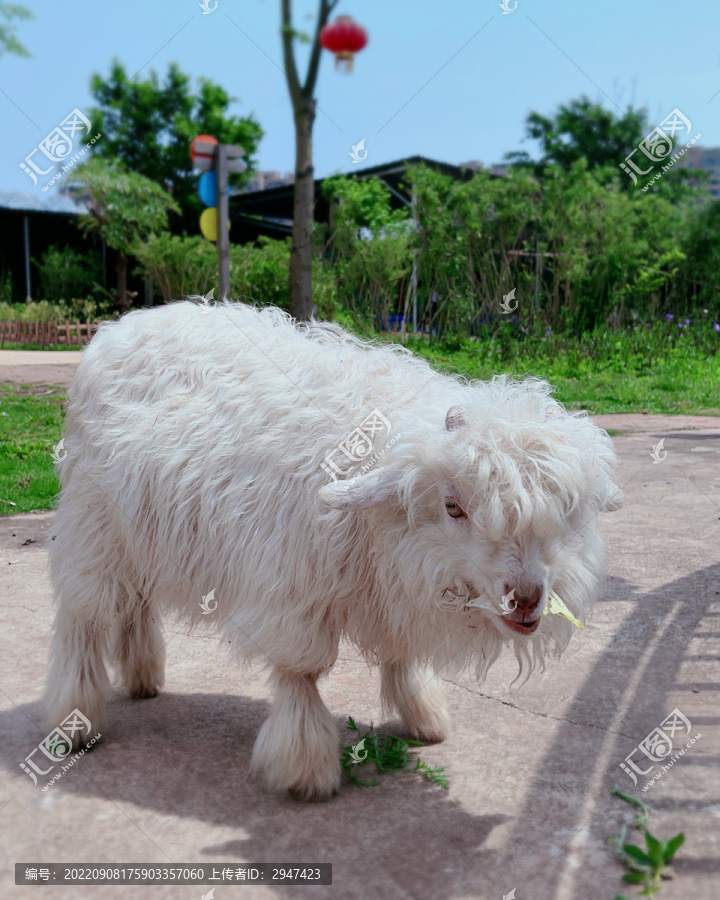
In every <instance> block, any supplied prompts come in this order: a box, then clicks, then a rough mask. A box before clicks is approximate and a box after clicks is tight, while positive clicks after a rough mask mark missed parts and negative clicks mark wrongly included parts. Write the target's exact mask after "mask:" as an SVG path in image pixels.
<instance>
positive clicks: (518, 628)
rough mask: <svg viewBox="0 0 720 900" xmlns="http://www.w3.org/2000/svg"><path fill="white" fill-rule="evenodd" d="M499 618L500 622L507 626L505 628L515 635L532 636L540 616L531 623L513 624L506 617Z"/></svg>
mask: <svg viewBox="0 0 720 900" xmlns="http://www.w3.org/2000/svg"><path fill="white" fill-rule="evenodd" d="M499 618H500V621H501V622H503V623H504V624H505V625H507V627H508V628H509V629H510V630H511V631H514V632H515V633H516V634H532V633H533V632H535V631H537V630H538V627H539V626H540V616H538V617H537V619H533V620H532V621H531V622H528V621H526V622H515V621H513V619H508V618H507V617H506V616H500V617H499Z"/></svg>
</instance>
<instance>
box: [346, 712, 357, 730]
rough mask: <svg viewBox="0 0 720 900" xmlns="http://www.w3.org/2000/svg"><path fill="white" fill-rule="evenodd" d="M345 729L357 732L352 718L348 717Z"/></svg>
mask: <svg viewBox="0 0 720 900" xmlns="http://www.w3.org/2000/svg"><path fill="white" fill-rule="evenodd" d="M345 727H346V728H349V729H350V730H351V731H357V730H358V727H357V725H356V724H355V720H354V719H353V717H352V716H348V720H347V724H346V725H345Z"/></svg>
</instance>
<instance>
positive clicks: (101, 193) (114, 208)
mask: <svg viewBox="0 0 720 900" xmlns="http://www.w3.org/2000/svg"><path fill="white" fill-rule="evenodd" d="M75 178H76V179H77V181H78V183H79V184H80V185H82V186H83V187H84V189H85V191H86V192H87V196H88V199H87V203H88V207H89V213H87V214H86V215H83V216H81V217H80V227H81V228H83V229H84V230H86V231H89V232H94V233H96V234H99V235H100V237H102V238H103V239H104V240H105V243H106V244H107V245H108V247H111V248H112V249H113V250H115V251H116V269H115V274H116V285H117V287H116V291H117V305H118V309H119V310H120V312H121V313H122V312H127V310H129V309H130V306H131V303H130V301H129V299H128V295H127V264H128V257H129V256H130V255H131V254H132V252H133V248H134V247H135V245H136V244H137V243H138V242H139V241H141V240H143V239H144V238H147V237H148V236H149V235H151V234H153V233H156V232H159V231H162V230H163V229H166V228H167V225H168V219H167V217H168V213H169V212H170V211H174V212H178V206H177V204H176V203H175V201H174V200H173V198H172V197H171V196H170V195H169V194H168V193H167V192H166V191H164V190H163V189H162V188H161V187H160V185H159V184H156V183H155V182H154V181H151V180H150V179H149V178H145V176H143V175H139V174H138V173H137V172H126V171H125V170H124V169H123V168H122V167H121V166H120V165H119V164H118V163H117V162H110V163H108V162H105V161H104V160H102V159H91V160H90V161H89V162H87V163H86V164H85V165H84V166H82V167H81V168H79V169H77V170H76V174H75Z"/></svg>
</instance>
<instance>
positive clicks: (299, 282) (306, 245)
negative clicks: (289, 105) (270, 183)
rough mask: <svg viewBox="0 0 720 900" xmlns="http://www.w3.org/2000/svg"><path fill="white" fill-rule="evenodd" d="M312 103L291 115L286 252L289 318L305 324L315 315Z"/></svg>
mask: <svg viewBox="0 0 720 900" xmlns="http://www.w3.org/2000/svg"><path fill="white" fill-rule="evenodd" d="M313 106H314V104H313V101H312V100H310V101H308V105H307V106H306V108H305V109H302V110H299V111H296V112H295V200H294V204H293V232H292V248H291V251H290V302H291V311H292V315H293V316H294V317H295V318H296V319H298V320H303V321H304V320H307V319H309V318H310V317H311V316H312V315H313V313H314V312H315V307H314V306H313V302H312V254H313V243H312V238H313V221H314V213H315V190H314V182H313V177H314V170H313V163H312V127H313V119H314V109H313Z"/></svg>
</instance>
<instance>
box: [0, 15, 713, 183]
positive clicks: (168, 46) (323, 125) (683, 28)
mask: <svg viewBox="0 0 720 900" xmlns="http://www.w3.org/2000/svg"><path fill="white" fill-rule="evenodd" d="M25 5H26V6H28V7H29V8H30V9H31V10H32V11H33V13H34V15H35V20H34V21H30V22H23V23H20V26H19V32H18V36H19V37H20V39H21V40H22V42H23V43H24V44H25V46H26V47H27V48H28V50H29V51H30V52H31V54H32V56H31V57H30V58H29V59H24V58H20V57H13V56H8V55H4V56H2V57H0V91H1V93H0V109H1V110H2V121H3V126H4V127H3V140H2V141H0V190H19V191H33V192H37V191H39V188H34V187H33V185H32V182H31V181H30V179H29V178H28V176H27V175H25V174H24V173H23V171H22V170H21V169H20V167H19V164H20V163H21V162H22V161H23V160H24V158H25V156H27V154H28V153H29V152H30V151H31V150H32V149H33V147H35V146H36V145H37V143H38V141H39V140H41V139H42V138H44V137H45V135H46V134H47V133H48V132H49V131H51V130H52V129H53V128H54V127H55V126H57V125H58V124H59V123H60V121H61V120H62V119H63V118H64V117H65V116H66V115H67V114H68V113H69V112H70V111H71V110H72V109H73V108H75V107H78V108H79V109H80V110H83V109H87V108H88V107H89V106H91V105H92V101H91V97H90V93H89V78H90V75H91V73H92V72H94V71H99V72H101V73H103V74H107V72H108V71H109V65H110V62H111V60H112V59H113V57H117V58H118V59H120V60H121V61H122V62H123V63H124V64H125V66H126V68H127V69H128V70H129V71H130V72H132V73H134V72H136V71H138V70H140V77H142V75H144V74H145V73H147V72H148V71H149V70H150V69H151V68H155V69H156V70H157V71H158V72H159V73H164V72H165V70H166V68H167V65H168V63H170V62H172V61H175V62H177V63H178V64H179V65H180V66H181V68H182V69H183V70H184V71H186V72H188V73H189V74H191V75H193V76H205V77H207V78H210V79H212V80H213V81H216V82H219V83H220V84H221V85H223V86H224V87H225V88H226V89H227V90H228V91H229V92H230V93H231V94H232V95H234V96H235V97H237V98H238V99H237V101H236V102H235V103H234V105H233V111H234V112H236V113H239V114H245V113H249V112H252V113H254V114H255V116H256V118H257V119H258V120H259V122H260V124H261V125H262V127H263V129H264V130H265V137H264V139H263V141H262V144H261V146H260V154H259V162H260V167H261V168H263V169H277V170H280V171H290V170H292V168H293V162H294V146H293V126H292V117H291V112H290V104H289V101H288V97H287V90H286V86H285V81H284V76H283V73H282V70H281V69H282V63H281V49H280V38H279V9H280V2H279V0H218V6H217V9H216V10H215V12H213V13H211V14H210V15H203V14H202V10H201V8H200V6H199V2H198V0H145V2H141V0H122V2H121V3H120V2H117V3H110V2H96V3H85V4H77V5H71V4H59V3H57V2H56V0H53V2H51V0H25ZM510 5H511V4H510ZM317 6H318V2H317V0H301V2H297V0H296V2H295V3H294V7H295V10H294V12H295V22H296V24H297V26H299V27H307V28H309V27H310V25H311V23H310V22H308V21H306V20H305V16H306V15H308V14H311V13H314V11H315V10H316V8H317ZM340 13H345V14H349V15H352V16H353V17H354V18H355V19H356V20H357V21H358V22H360V23H361V24H363V25H364V26H365V27H366V28H367V30H368V32H369V34H370V43H369V45H368V47H367V48H366V49H365V50H364V51H363V52H362V53H360V54H359V55H358V57H357V58H356V62H355V72H354V74H352V75H350V76H346V75H343V74H339V73H336V72H335V70H334V68H333V64H332V57H331V56H330V55H329V54H325V55H324V60H323V65H322V69H321V72H320V78H319V83H318V89H317V92H316V96H317V100H318V104H319V106H320V109H321V110H322V111H323V112H321V113H319V114H318V118H317V123H316V128H315V167H316V173H317V174H318V175H320V176H322V175H325V174H327V173H329V172H331V171H337V170H341V169H343V168H345V169H348V170H349V169H351V168H353V166H352V163H351V159H350V157H349V153H350V150H351V148H352V145H354V144H356V143H357V142H358V141H359V140H360V139H361V138H365V147H366V149H367V151H368V156H367V161H366V163H365V165H378V164H380V163H383V162H388V161H391V160H395V159H399V158H401V157H403V156H409V155H413V154H421V155H424V156H428V157H431V158H435V159H440V160H445V161H447V162H454V163H457V162H463V161H466V160H470V159H480V160H482V161H483V162H485V163H486V164H490V163H493V162H499V161H500V160H501V159H502V156H503V154H504V153H505V152H506V151H509V150H514V149H527V150H529V151H530V152H531V154H532V153H534V151H535V147H534V146H533V144H532V143H530V142H523V137H524V120H525V117H526V115H527V113H528V112H529V111H530V110H537V111H540V112H543V113H548V112H551V111H552V110H554V109H555V108H556V107H557V105H558V104H560V103H563V102H566V101H568V100H570V99H571V98H574V97H577V96H579V95H580V94H583V93H585V94H587V95H588V96H589V97H590V98H591V99H592V100H597V101H600V102H602V103H603V104H605V105H606V106H607V107H608V108H614V106H615V104H616V105H617V107H620V108H621V109H625V108H627V106H628V104H630V103H633V104H634V105H635V106H645V107H647V109H648V111H649V113H650V117H651V119H652V120H653V122H655V121H657V122H659V121H661V120H662V119H663V118H664V117H665V116H666V115H667V114H668V113H669V112H671V111H672V110H673V109H675V108H678V109H680V110H681V111H682V112H683V114H684V115H685V116H686V117H687V118H689V119H690V120H691V122H692V126H693V131H694V132H697V131H700V132H701V133H702V139H701V144H702V145H703V146H706V147H709V146H717V145H720V42H719V41H718V35H720V4H718V5H717V6H714V5H712V4H697V5H696V4H692V5H691V4H680V3H677V2H676V0H675V2H669V0H654V2H645V0H640V2H638V0H635V2H632V3H631V2H628V0H623V2H621V0H597V2H589V0H584V2H581V0H575V2H569V0H568V2H563V0H517V9H516V10H515V11H514V12H513V13H511V14H509V15H503V14H502V10H501V9H500V7H499V3H498V0H445V2H438V0H342V2H341V4H340V6H339V7H338V9H337V11H336V14H340ZM716 92H717V96H714V95H715V94H716ZM713 96H714V99H711V98H713ZM323 113H324V114H323ZM356 168H358V169H359V168H360V167H359V166H357V167H356ZM44 196H47V194H46V195H44Z"/></svg>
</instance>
